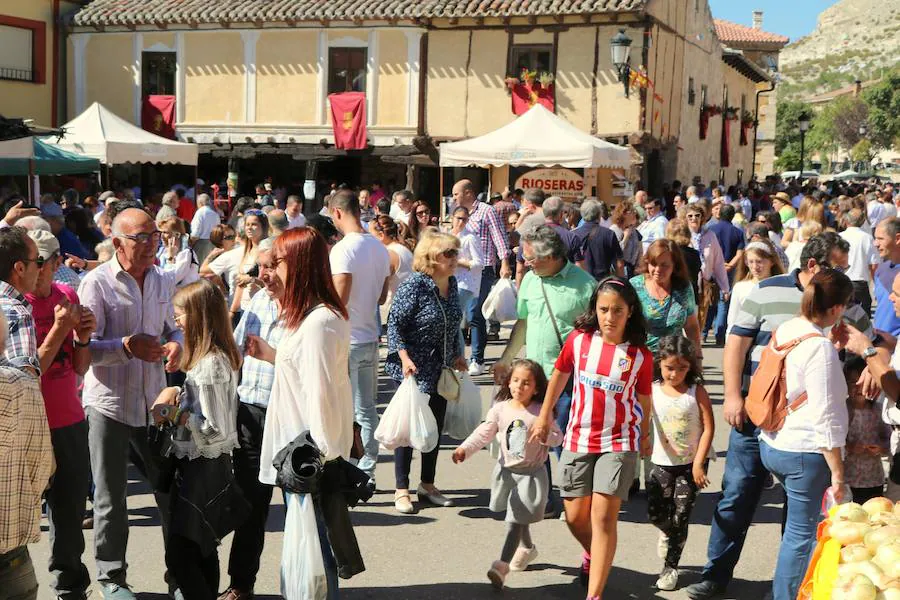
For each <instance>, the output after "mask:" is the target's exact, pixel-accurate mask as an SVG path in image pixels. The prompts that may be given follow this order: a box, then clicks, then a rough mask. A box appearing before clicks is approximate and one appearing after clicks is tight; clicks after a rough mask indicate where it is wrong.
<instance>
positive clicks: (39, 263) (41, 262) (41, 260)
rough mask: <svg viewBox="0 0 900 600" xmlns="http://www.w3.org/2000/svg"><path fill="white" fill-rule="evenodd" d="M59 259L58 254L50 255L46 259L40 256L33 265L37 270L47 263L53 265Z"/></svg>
mask: <svg viewBox="0 0 900 600" xmlns="http://www.w3.org/2000/svg"><path fill="white" fill-rule="evenodd" d="M58 259H59V254H55V253H54V254H51V255H50V256H48V257H47V258H43V257H42V256H38V257H37V260H35V261H34V264H36V265H37V266H38V268H41V267H43V266H44V265H46V264H47V263H55V262H56V261H57V260H58Z"/></svg>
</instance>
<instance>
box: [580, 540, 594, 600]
mask: <svg viewBox="0 0 900 600" xmlns="http://www.w3.org/2000/svg"><path fill="white" fill-rule="evenodd" d="M590 578H591V555H590V554H588V553H587V552H582V554H581V569H579V571H578V581H579V582H580V583H581V585H583V586H584V587H587V585H588V580H589V579H590ZM588 600H590V599H588Z"/></svg>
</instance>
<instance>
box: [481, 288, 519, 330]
mask: <svg viewBox="0 0 900 600" xmlns="http://www.w3.org/2000/svg"><path fill="white" fill-rule="evenodd" d="M481 314H482V315H484V318H485V319H487V320H488V321H497V322H499V323H505V322H506V321H515V320H516V319H518V318H519V311H518V308H517V306H516V285H515V284H514V283H513V281H512V279H507V278H505V277H503V278H501V279H498V280H497V283H495V284H494V287H492V288H491V291H490V293H489V294H488V295H487V298H485V299H484V305H483V306H482V307H481Z"/></svg>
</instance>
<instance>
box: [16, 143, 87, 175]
mask: <svg viewBox="0 0 900 600" xmlns="http://www.w3.org/2000/svg"><path fill="white" fill-rule="evenodd" d="M32 141H33V143H34V154H33V158H30V159H29V158H0V175H28V172H29V169H28V164H29V162H30V161H32V160H33V161H34V171H33V172H34V174H35V175H75V174H79V173H93V172H95V171H99V170H100V161H99V160H97V159H96V158H90V157H87V156H81V155H80V154H75V153H74V152H68V151H66V150H62V149H60V148H58V147H56V146H53V145H50V144H45V143H44V142H42V141H41V140H39V139H37V138H32Z"/></svg>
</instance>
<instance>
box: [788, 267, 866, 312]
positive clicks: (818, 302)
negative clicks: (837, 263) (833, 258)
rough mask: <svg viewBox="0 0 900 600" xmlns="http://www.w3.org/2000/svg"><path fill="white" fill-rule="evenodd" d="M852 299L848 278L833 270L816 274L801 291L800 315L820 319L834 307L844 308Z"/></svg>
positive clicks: (851, 285)
mask: <svg viewBox="0 0 900 600" xmlns="http://www.w3.org/2000/svg"><path fill="white" fill-rule="evenodd" d="M852 297H853V283H852V282H851V281H850V278H849V277H847V276H846V275H844V274H843V273H841V272H840V271H836V270H834V269H827V268H826V269H822V270H821V271H819V272H818V273H816V274H815V275H814V276H813V278H812V279H811V280H810V282H809V283H808V284H807V285H806V288H805V289H804V290H803V301H802V302H801V304H800V314H802V315H803V316H804V317H805V318H807V319H813V318H814V317H820V316H822V315H824V314H825V313H826V312H827V311H828V310H830V309H832V308H834V307H835V306H846V305H847V304H849V303H850V300H851V298H852Z"/></svg>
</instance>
